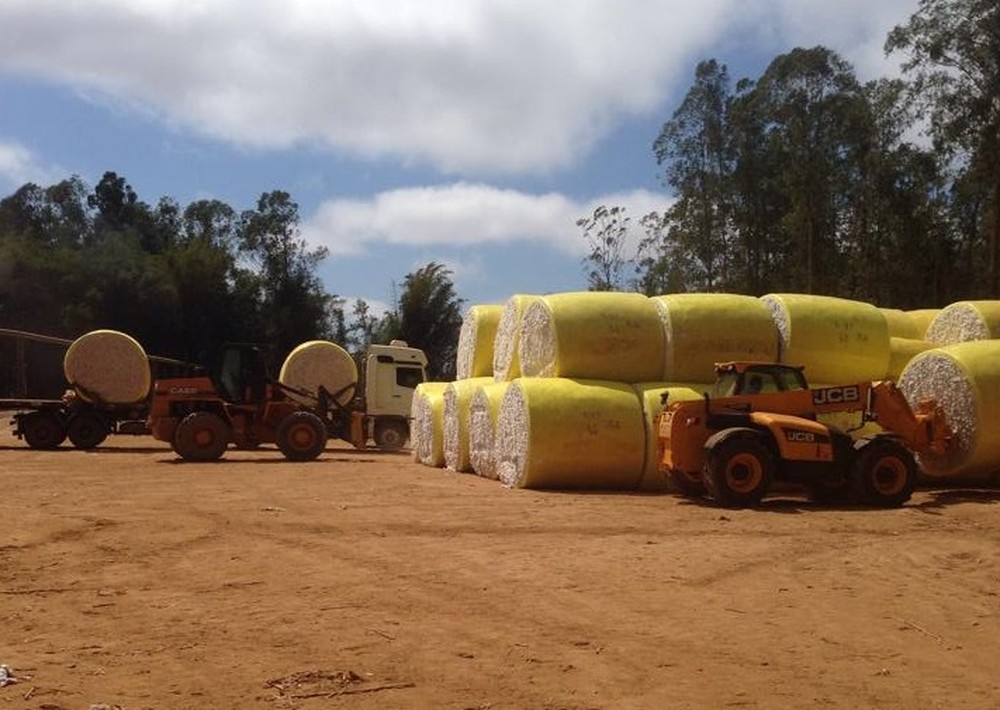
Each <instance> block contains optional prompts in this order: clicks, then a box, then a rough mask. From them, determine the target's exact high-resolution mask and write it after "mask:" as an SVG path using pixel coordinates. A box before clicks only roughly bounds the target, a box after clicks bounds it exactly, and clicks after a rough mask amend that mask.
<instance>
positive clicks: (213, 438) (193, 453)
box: [174, 412, 232, 461]
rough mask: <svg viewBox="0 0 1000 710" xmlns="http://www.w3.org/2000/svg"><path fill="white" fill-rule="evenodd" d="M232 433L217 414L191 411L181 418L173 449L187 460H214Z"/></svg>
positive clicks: (223, 450)
mask: <svg viewBox="0 0 1000 710" xmlns="http://www.w3.org/2000/svg"><path fill="white" fill-rule="evenodd" d="M231 438H232V435H231V433H230V431H229V425H228V424H226V422H225V420H224V419H223V418H222V417H220V416H219V415H218V414H212V413H211V412H193V413H192V414H188V415H187V416H186V417H184V418H183V419H181V423H180V424H178V425H177V432H176V433H175V434H174V451H176V452H177V453H178V455H180V457H181V458H183V459H187V460H188V461H215V460H217V459H219V458H220V457H221V456H222V454H224V453H225V451H226V447H227V446H229V440H230V439H231Z"/></svg>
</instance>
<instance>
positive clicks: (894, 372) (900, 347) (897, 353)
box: [885, 338, 934, 380]
mask: <svg viewBox="0 0 1000 710" xmlns="http://www.w3.org/2000/svg"><path fill="white" fill-rule="evenodd" d="M933 347H934V343H929V342H927V341H926V340H912V339H910V338H889V369H888V370H887V371H886V373H885V378H886V379H887V380H898V379H899V378H900V376H901V375H902V374H903V370H904V369H906V366H907V365H908V364H909V363H910V360H912V359H913V358H914V357H916V356H917V355H919V354H920V353H922V352H924V351H925V350H930V349H931V348H933Z"/></svg>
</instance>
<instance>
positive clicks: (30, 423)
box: [20, 412, 66, 451]
mask: <svg viewBox="0 0 1000 710" xmlns="http://www.w3.org/2000/svg"><path fill="white" fill-rule="evenodd" d="M20 429H21V435H22V436H23V437H24V441H25V443H26V444H27V445H28V446H30V447H31V448H32V449H42V450H45V451H49V450H52V449H57V448H59V444H61V443H63V442H64V441H66V427H64V426H63V422H62V419H61V418H60V417H59V416H58V415H57V414H55V413H53V412H32V413H31V414H28V415H25V416H24V417H22V418H21V422H20Z"/></svg>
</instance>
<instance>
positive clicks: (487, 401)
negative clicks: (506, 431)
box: [469, 382, 510, 480]
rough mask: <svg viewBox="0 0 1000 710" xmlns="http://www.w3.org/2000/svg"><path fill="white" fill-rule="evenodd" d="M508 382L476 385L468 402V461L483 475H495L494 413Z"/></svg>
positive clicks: (497, 411)
mask: <svg viewBox="0 0 1000 710" xmlns="http://www.w3.org/2000/svg"><path fill="white" fill-rule="evenodd" d="M509 386H510V383H509V382H493V383H489V384H485V385H481V386H480V387H477V388H476V391H475V393H473V395H472V401H471V402H470V404H469V463H470V464H471V465H472V470H473V471H475V472H476V473H477V474H478V475H480V476H483V477H484V478H492V479H494V480H495V479H496V478H498V474H497V459H496V449H495V447H494V442H495V438H496V437H495V433H496V422H497V414H498V413H499V412H500V403H501V401H503V396H504V394H505V393H506V392H507V388H508V387H509Z"/></svg>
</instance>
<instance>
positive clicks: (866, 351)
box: [761, 293, 889, 385]
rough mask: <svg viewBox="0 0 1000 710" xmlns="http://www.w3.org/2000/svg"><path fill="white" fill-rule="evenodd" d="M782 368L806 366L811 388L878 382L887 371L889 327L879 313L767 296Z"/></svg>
mask: <svg viewBox="0 0 1000 710" xmlns="http://www.w3.org/2000/svg"><path fill="white" fill-rule="evenodd" d="M761 300H762V301H764V303H765V304H767V306H768V307H769V308H770V309H771V317H772V318H773V319H774V323H775V325H776V326H777V329H778V343H779V347H778V352H779V357H780V359H781V362H785V363H789V364H792V365H804V366H805V372H806V376H807V377H808V378H809V381H810V382H828V383H831V384H835V385H836V384H844V383H848V382H858V381H863V380H878V379H881V378H882V377H883V376H884V375H885V373H886V370H887V369H888V368H889V327H888V325H887V324H886V320H885V316H883V315H882V313H881V312H880V311H879V309H878V308H876V307H875V306H873V305H871V304H869V303H862V302H860V301H851V300H847V299H843V298H834V297H832V296H813V295H807V294H777V293H775V294H768V295H766V296H761Z"/></svg>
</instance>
